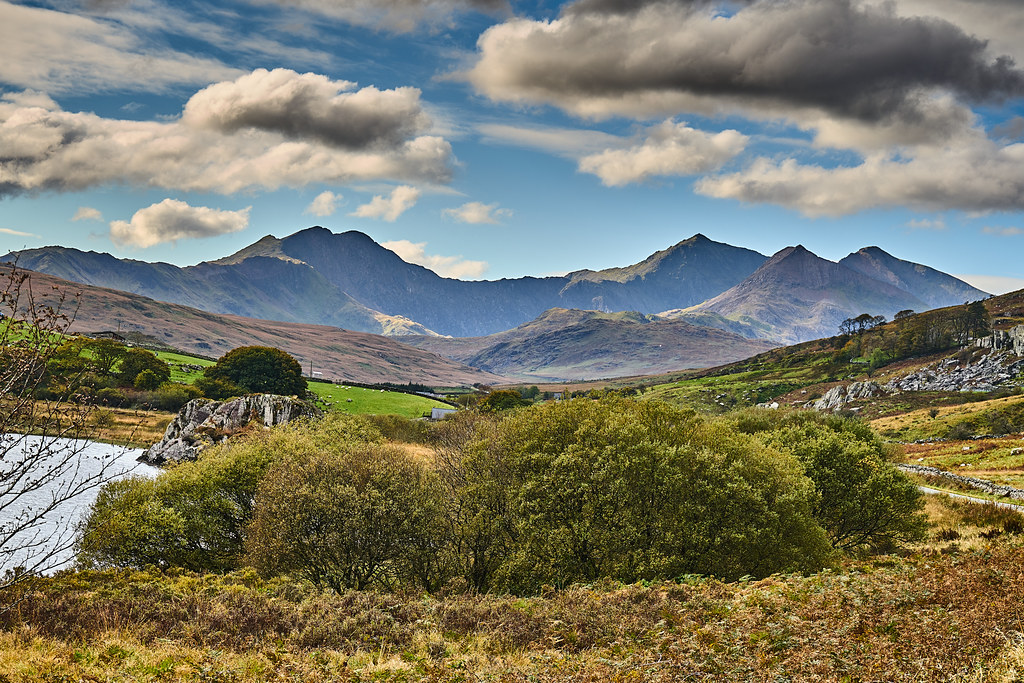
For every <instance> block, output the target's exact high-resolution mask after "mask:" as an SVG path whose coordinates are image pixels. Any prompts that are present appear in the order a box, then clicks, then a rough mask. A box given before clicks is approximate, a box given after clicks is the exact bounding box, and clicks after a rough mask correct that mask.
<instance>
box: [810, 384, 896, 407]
mask: <svg viewBox="0 0 1024 683" xmlns="http://www.w3.org/2000/svg"><path fill="white" fill-rule="evenodd" d="M880 390H881V387H879V386H878V385H877V384H876V383H875V382H853V383H852V384H849V385H845V386H844V385H840V386H838V387H832V388H831V389H829V390H828V391H826V392H825V395H824V396H822V397H821V398H819V399H818V400H817V401H815V402H814V403H813V404H812V405H811V407H812V408H814V409H815V410H817V411H831V412H836V411H838V410H842V409H843V408H844V407H845V406H846V404H847V403H849V402H850V401H856V400H857V399H862V398H871V397H872V396H874V395H876V394H877V393H878V392H879V391H880Z"/></svg>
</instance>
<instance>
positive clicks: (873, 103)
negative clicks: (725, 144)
mask: <svg viewBox="0 0 1024 683" xmlns="http://www.w3.org/2000/svg"><path fill="white" fill-rule="evenodd" d="M627 4H629V5H632V6H633V7H632V9H631V10H629V11H627ZM617 11H618V12H619V13H615V12H617ZM610 12H611V13H610ZM479 47H480V59H479V61H478V63H477V64H476V65H475V67H474V68H473V69H472V70H471V72H470V74H469V77H470V79H471V81H472V82H473V83H474V84H475V85H476V86H477V88H478V89H480V90H481V91H483V92H484V93H486V94H488V95H490V96H491V97H493V98H495V99H504V100H521V101H539V102H550V103H553V104H556V105H558V106H560V107H563V108H565V109H568V110H571V111H576V112H579V113H584V114H590V115H612V114H622V113H625V114H633V115H648V116H653V115H659V114H663V113H665V112H666V111H668V112H671V111H673V109H674V110H675V111H687V110H702V109H703V110H715V109H719V110H728V109H737V108H739V109H743V108H758V109H762V108H770V109H775V110H778V111H782V112H784V111H785V109H786V108H792V107H796V108H803V109H817V110H822V111H825V112H828V113H830V114H832V115H837V116H841V117H846V118H850V119H856V120H861V121H881V120H883V119H887V118H898V119H902V120H905V121H907V122H910V123H913V121H914V118H915V117H917V116H921V115H922V114H921V110H922V106H925V105H926V103H923V100H924V99H927V96H928V95H927V94H928V93H929V92H931V91H935V90H941V91H948V92H953V93H955V94H956V95H957V96H958V97H961V98H964V99H967V100H970V101H975V102H978V101H998V100H1000V99H1003V98H1006V97H1013V96H1019V95H1021V94H1024V73H1022V72H1021V70H1019V69H1018V68H1017V67H1016V66H1015V64H1014V63H1013V61H1012V60H1011V59H1009V58H1005V57H1003V58H997V59H994V60H993V59H992V58H991V57H990V56H988V55H987V53H986V43H985V41H983V40H980V39H978V38H975V37H972V36H970V35H967V34H966V33H965V32H964V31H962V30H961V29H959V28H958V27H957V26H955V25H953V24H952V23H949V22H947V21H943V20H939V19H933V18H923V17H899V16H897V15H896V14H895V13H894V12H893V8H892V6H889V5H876V6H868V5H862V4H859V3H855V2H854V0H779V1H775V0H761V1H760V2H753V3H749V4H747V5H746V6H743V7H740V8H739V9H738V11H736V12H735V13H733V14H725V15H723V14H720V13H717V12H716V11H715V9H714V8H712V7H710V6H708V4H707V3H702V2H686V1H676V2H653V3H639V4H633V3H624V2H622V1H621V0H581V2H579V3H576V4H574V5H573V6H571V7H570V8H569V9H567V11H566V12H565V13H564V14H563V15H562V16H561V17H560V18H559V19H558V20H557V21H555V22H552V23H551V24H545V23H541V22H529V21H526V20H522V19H519V20H511V21H509V22H506V23H505V24H500V25H498V26H495V27H492V28H491V29H489V30H488V31H487V32H486V33H485V34H484V35H483V36H482V37H481V39H480V41H479Z"/></svg>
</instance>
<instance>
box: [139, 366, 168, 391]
mask: <svg viewBox="0 0 1024 683" xmlns="http://www.w3.org/2000/svg"><path fill="white" fill-rule="evenodd" d="M133 384H134V386H135V388H136V389H141V390H143V391H152V390H153V389H156V388H157V387H159V386H160V385H161V384H162V382H161V381H160V378H159V377H158V376H157V374H156V373H155V372H153V371H152V370H143V371H142V372H140V373H139V374H138V375H136V376H135V381H134V382H133Z"/></svg>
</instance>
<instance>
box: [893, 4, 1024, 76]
mask: <svg viewBox="0 0 1024 683" xmlns="http://www.w3.org/2000/svg"><path fill="white" fill-rule="evenodd" d="M876 1H877V0H876ZM893 6H894V7H895V9H896V12H897V14H899V15H901V16H907V17H915V16H924V17H938V18H940V19H945V20H946V21H948V22H950V23H952V24H956V25H957V26H959V27H960V28H962V29H963V30H964V32H965V33H968V34H970V35H973V36H977V37H978V38H980V39H982V40H984V41H985V42H986V43H987V46H988V51H989V54H990V55H993V56H998V55H1009V56H1011V57H1013V58H1014V59H1015V60H1016V61H1017V62H1018V63H1024V43H1022V42H1021V39H1020V37H1021V36H1022V35H1024V13H1022V12H1021V11H1020V9H1021V7H1020V2H1019V0H895V2H894V3H893Z"/></svg>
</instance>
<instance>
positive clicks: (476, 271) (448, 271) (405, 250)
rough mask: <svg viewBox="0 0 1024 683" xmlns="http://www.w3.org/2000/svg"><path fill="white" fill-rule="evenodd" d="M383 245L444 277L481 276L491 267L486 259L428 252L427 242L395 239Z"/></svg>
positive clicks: (410, 261)
mask: <svg viewBox="0 0 1024 683" xmlns="http://www.w3.org/2000/svg"><path fill="white" fill-rule="evenodd" d="M381 246H382V247H384V248H385V249H390V250H391V251H393V252H395V253H396V254H398V256H399V257H401V259H402V260H403V261H406V262H408V263H417V264H419V265H421V266H424V267H426V268H429V269H430V270H432V271H434V272H435V273H437V274H438V275H440V276H442V277H453V278H479V277H480V276H481V275H483V274H484V273H485V272H487V268H488V267H489V266H488V264H487V262H486V261H469V260H466V259H463V258H462V256H438V255H435V254H428V253H427V251H426V248H427V243H426V242H410V241H409V240H394V241H391V242H381Z"/></svg>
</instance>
